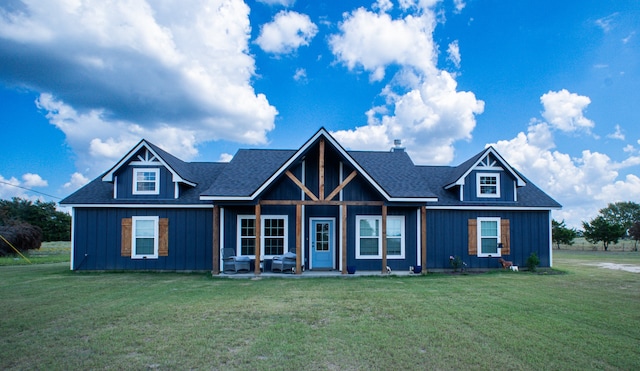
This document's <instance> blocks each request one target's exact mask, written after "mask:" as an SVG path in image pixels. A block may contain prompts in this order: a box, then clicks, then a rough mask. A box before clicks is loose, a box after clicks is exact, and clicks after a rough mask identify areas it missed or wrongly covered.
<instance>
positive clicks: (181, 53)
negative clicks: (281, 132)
mask: <svg viewBox="0 0 640 371" xmlns="http://www.w3.org/2000/svg"><path fill="white" fill-rule="evenodd" d="M21 4H22V6H21V7H17V8H9V7H4V8H3V7H2V5H0V11H1V12H2V16H0V59H2V60H3V68H1V69H0V80H3V81H4V82H6V83H8V84H16V85H20V86H23V87H26V88H28V89H31V90H35V91H38V92H40V93H41V96H40V99H39V102H38V104H39V107H40V108H42V109H44V110H46V111H47V113H48V115H47V117H48V118H49V120H50V121H51V122H52V123H53V124H54V125H56V126H57V127H58V128H60V129H61V130H62V131H63V132H64V133H65V135H66V137H67V141H68V143H69V144H70V146H71V148H72V149H73V150H74V152H75V153H76V155H77V158H78V159H79V161H81V162H84V165H86V166H88V167H91V168H94V169H93V170H92V171H93V172H92V174H95V173H96V172H97V171H101V170H102V169H103V168H102V169H101V168H95V166H93V167H92V166H91V163H92V159H95V158H96V156H99V155H100V154H106V155H110V153H111V152H113V151H111V150H109V149H107V148H106V147H108V146H110V145H115V146H117V145H118V144H122V145H123V146H124V145H125V143H127V144H130V143H135V142H136V141H137V140H139V139H140V138H141V136H143V135H144V136H146V137H149V139H152V138H154V139H156V142H157V144H160V145H163V147H165V148H167V149H168V150H170V149H172V148H169V147H180V150H179V151H178V152H181V154H186V155H187V156H186V157H187V158H186V159H189V157H192V156H194V155H195V154H196V153H197V151H196V146H197V145H198V144H199V143H202V142H207V141H214V140H220V139H223V140H230V141H236V142H242V143H249V144H261V143H266V141H267V140H266V134H267V133H268V132H269V131H271V130H273V128H274V120H275V116H276V114H277V111H276V109H275V108H274V107H273V106H271V105H270V104H269V102H268V101H267V99H266V97H265V96H264V95H263V94H256V92H255V91H254V89H253V87H252V86H251V79H252V78H253V77H254V76H255V62H254V59H253V57H252V56H251V55H250V54H249V51H248V41H249V38H250V24H249V17H248V15H249V8H248V6H247V5H246V4H245V3H244V2H242V1H241V0H213V1H205V0H187V1H181V2H147V1H144V0H132V1H114V2H104V1H99V0H82V1H73V2H69V1H63V0H52V1H47V2H44V3H43V2H41V1H36V0H25V1H23V2H22V3H21ZM182 146H186V149H182ZM120 154H122V152H121V153H120ZM96 166H97V165H96ZM83 171H84V169H83Z"/></svg>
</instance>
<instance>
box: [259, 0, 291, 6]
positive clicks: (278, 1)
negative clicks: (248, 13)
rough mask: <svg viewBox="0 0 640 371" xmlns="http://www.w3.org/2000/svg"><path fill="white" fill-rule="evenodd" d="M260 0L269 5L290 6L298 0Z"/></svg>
mask: <svg viewBox="0 0 640 371" xmlns="http://www.w3.org/2000/svg"><path fill="white" fill-rule="evenodd" d="M258 2H261V3H263V4H267V5H281V6H284V7H290V6H293V4H295V3H296V0H258Z"/></svg>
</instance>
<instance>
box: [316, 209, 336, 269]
mask: <svg viewBox="0 0 640 371" xmlns="http://www.w3.org/2000/svg"><path fill="white" fill-rule="evenodd" d="M333 224H334V222H333V219H311V268H312V269H333V267H334V264H333V262H334V255H333V251H334V246H333V245H334V242H333V241H334V240H335V238H334V235H333V233H334V232H333V230H334V228H333Z"/></svg>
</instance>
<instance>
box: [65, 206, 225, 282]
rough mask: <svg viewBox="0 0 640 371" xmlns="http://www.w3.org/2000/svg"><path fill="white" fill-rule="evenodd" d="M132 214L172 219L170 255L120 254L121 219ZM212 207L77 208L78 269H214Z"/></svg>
mask: <svg viewBox="0 0 640 371" xmlns="http://www.w3.org/2000/svg"><path fill="white" fill-rule="evenodd" d="M132 216H159V217H160V218H168V219H169V236H168V237H169V256H166V257H162V256H160V257H158V258H157V259H131V257H126V256H121V234H122V227H121V221H122V219H123V218H130V217H132ZM212 220H213V212H212V210H211V209H208V208H204V209H195V208H190V209H178V208H176V209H173V208H170V209H155V208H147V209H135V208H75V209H74V220H73V234H74V237H73V238H74V240H73V241H74V247H73V254H74V256H73V263H74V266H73V267H72V269H78V270H120V269H127V270H171V271H174V270H187V271H190V270H205V271H206V270H211V269H212V266H213V265H212V264H213V263H212V259H213V251H212V246H213V232H212Z"/></svg>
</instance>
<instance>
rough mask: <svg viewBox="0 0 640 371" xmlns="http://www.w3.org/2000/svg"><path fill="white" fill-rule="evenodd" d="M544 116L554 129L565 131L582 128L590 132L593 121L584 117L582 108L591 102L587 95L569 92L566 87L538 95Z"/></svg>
mask: <svg viewBox="0 0 640 371" xmlns="http://www.w3.org/2000/svg"><path fill="white" fill-rule="evenodd" d="M540 102H541V103H542V105H543V106H544V111H543V112H542V117H544V118H545V119H546V120H547V121H548V122H549V123H550V124H551V125H553V127H554V128H555V129H559V130H562V131H565V132H573V131H577V130H584V131H586V132H587V133H590V129H591V128H592V127H594V126H595V123H594V122H593V121H591V120H589V119H588V118H586V117H584V112H583V111H584V110H585V109H586V108H587V106H588V105H589V104H590V103H591V99H589V97H586V96H583V95H578V94H575V93H570V92H569V91H567V90H566V89H562V90H560V91H549V92H548V93H546V94H544V95H543V96H542V97H540Z"/></svg>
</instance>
